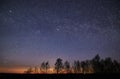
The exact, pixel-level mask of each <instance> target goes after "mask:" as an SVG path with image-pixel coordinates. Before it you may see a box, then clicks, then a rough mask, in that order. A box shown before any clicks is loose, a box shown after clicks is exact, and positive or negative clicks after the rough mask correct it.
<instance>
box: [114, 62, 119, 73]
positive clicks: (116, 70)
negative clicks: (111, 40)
mask: <svg viewBox="0 0 120 79" xmlns="http://www.w3.org/2000/svg"><path fill="white" fill-rule="evenodd" d="M113 68H114V70H113V73H120V63H118V62H117V61H116V60H114V61H113Z"/></svg>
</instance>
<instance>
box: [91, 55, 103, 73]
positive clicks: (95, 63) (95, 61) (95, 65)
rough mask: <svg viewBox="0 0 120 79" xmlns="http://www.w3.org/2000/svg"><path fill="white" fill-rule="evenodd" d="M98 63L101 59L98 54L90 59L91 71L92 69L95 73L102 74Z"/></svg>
mask: <svg viewBox="0 0 120 79" xmlns="http://www.w3.org/2000/svg"><path fill="white" fill-rule="evenodd" d="M100 61H101V59H100V56H99V55H98V54H97V55H96V56H95V57H94V58H93V59H92V65H93V69H94V72H95V73H101V72H102V65H101V63H100Z"/></svg>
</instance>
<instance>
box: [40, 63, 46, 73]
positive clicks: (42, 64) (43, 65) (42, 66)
mask: <svg viewBox="0 0 120 79" xmlns="http://www.w3.org/2000/svg"><path fill="white" fill-rule="evenodd" d="M45 69H46V66H45V62H42V63H41V66H40V70H41V72H45Z"/></svg>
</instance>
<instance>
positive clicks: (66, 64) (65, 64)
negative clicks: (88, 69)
mask: <svg viewBox="0 0 120 79" xmlns="http://www.w3.org/2000/svg"><path fill="white" fill-rule="evenodd" d="M64 69H65V71H66V72H67V73H69V72H70V63H69V62H68V61H65V63H64Z"/></svg>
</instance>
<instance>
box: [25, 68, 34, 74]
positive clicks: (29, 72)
mask: <svg viewBox="0 0 120 79" xmlns="http://www.w3.org/2000/svg"><path fill="white" fill-rule="evenodd" d="M32 72H33V70H32V67H29V68H28V69H27V71H24V73H27V74H31V73H32Z"/></svg>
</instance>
